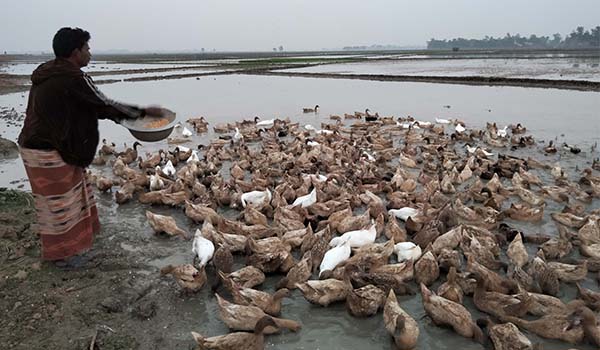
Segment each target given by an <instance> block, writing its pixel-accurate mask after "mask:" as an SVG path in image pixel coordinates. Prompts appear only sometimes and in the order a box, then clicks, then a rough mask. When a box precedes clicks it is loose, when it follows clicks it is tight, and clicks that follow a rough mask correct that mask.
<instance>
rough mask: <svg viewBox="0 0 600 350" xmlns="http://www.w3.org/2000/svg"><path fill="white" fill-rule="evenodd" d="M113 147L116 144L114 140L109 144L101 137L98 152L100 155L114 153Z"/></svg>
mask: <svg viewBox="0 0 600 350" xmlns="http://www.w3.org/2000/svg"><path fill="white" fill-rule="evenodd" d="M115 147H116V145H115V143H114V142H111V143H110V145H109V144H108V142H107V141H106V139H102V147H100V150H99V151H98V153H100V155H103V156H108V155H111V154H115Z"/></svg>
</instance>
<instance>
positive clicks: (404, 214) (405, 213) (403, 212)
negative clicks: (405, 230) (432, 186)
mask: <svg viewBox="0 0 600 350" xmlns="http://www.w3.org/2000/svg"><path fill="white" fill-rule="evenodd" d="M418 212H419V211H418V210H417V209H414V208H411V207H404V208H400V209H390V210H388V214H390V215H394V216H395V217H397V218H398V219H400V220H402V221H406V220H408V218H409V217H411V216H416V215H417V213H418Z"/></svg>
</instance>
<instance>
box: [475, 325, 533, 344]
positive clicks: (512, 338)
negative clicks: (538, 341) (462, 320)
mask: <svg viewBox="0 0 600 350" xmlns="http://www.w3.org/2000/svg"><path fill="white" fill-rule="evenodd" d="M477 324H478V325H480V326H482V327H483V328H487V330H488V334H489V337H490V340H491V341H492V345H493V349H495V350H511V349H522V350H534V349H536V347H534V346H533V344H532V343H531V341H530V340H529V339H527V337H526V336H525V335H523V333H521V331H519V328H518V327H517V326H515V325H514V324H512V323H510V322H507V323H503V324H495V323H493V322H492V320H491V319H490V318H489V317H486V318H482V319H478V320H477Z"/></svg>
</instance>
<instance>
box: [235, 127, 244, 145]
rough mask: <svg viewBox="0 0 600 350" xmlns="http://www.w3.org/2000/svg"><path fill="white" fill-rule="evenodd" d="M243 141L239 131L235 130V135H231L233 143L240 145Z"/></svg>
mask: <svg viewBox="0 0 600 350" xmlns="http://www.w3.org/2000/svg"><path fill="white" fill-rule="evenodd" d="M242 141H244V135H242V133H241V132H240V129H238V128H235V134H233V142H235V143H240V142H242Z"/></svg>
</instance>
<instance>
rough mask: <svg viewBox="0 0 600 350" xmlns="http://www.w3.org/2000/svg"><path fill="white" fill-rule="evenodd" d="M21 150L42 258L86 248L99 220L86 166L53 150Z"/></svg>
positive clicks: (57, 257)
mask: <svg viewBox="0 0 600 350" xmlns="http://www.w3.org/2000/svg"><path fill="white" fill-rule="evenodd" d="M20 152H21V157H22V159H23V164H24V165H25V170H26V171H27V177H28V178H29V183H30V184H31V192H32V193H33V198H34V204H35V209H36V214H37V223H36V224H35V226H34V229H35V231H36V232H37V233H39V235H40V240H41V243H42V259H44V260H60V259H66V258H68V257H70V256H73V255H77V254H79V253H83V252H85V251H87V250H89V249H90V248H91V246H92V242H93V238H94V235H95V234H96V233H98V232H99V231H100V221H99V220H98V210H97V208H96V202H95V200H94V196H93V193H92V187H91V184H90V183H89V182H88V181H87V178H86V174H85V169H84V168H81V167H78V166H73V165H69V164H67V163H65V162H64V161H63V160H62V158H61V156H60V154H59V153H58V152H57V151H54V150H37V149H28V148H20Z"/></svg>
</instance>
